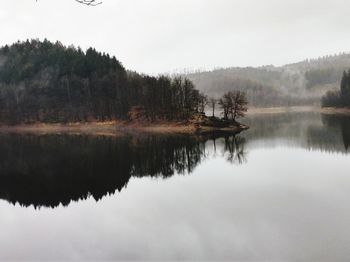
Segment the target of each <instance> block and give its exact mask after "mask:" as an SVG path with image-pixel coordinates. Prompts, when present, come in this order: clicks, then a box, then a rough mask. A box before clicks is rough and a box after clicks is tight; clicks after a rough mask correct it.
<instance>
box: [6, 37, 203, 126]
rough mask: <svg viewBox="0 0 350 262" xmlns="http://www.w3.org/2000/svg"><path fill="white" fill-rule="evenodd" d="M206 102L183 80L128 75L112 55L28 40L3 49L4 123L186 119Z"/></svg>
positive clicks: (191, 84)
mask: <svg viewBox="0 0 350 262" xmlns="http://www.w3.org/2000/svg"><path fill="white" fill-rule="evenodd" d="M205 105H206V97H205V96H204V95H203V94H201V93H200V92H199V91H198V90H197V89H195V87H194V85H193V83H192V82H191V81H190V80H188V79H186V78H183V77H176V78H174V79H171V78H169V77H166V76H160V77H153V76H147V75H141V74H138V73H136V72H128V71H126V70H125V68H124V67H123V66H122V64H121V63H120V62H119V61H118V60H117V59H116V58H115V57H111V56H110V55H108V54H105V53H101V52H98V51H96V50H95V49H93V48H89V49H87V50H86V51H85V52H84V51H83V50H81V49H80V48H76V47H74V46H69V47H66V46H64V45H62V44H61V43H60V42H56V43H52V42H50V41H48V40H44V41H42V42H41V41H38V40H30V41H29V40H27V41H25V42H17V43H15V44H13V45H10V46H8V45H6V46H4V47H2V48H1V49H0V122H3V123H4V122H5V123H13V124H15V123H31V122H70V121H91V120H98V121H108V120H114V119H126V118H128V117H129V115H130V111H132V110H134V109H135V110H136V111H138V112H141V113H142V114H143V116H144V117H145V118H146V119H149V120H155V119H159V118H161V119H186V118H188V117H189V116H190V115H191V114H193V113H194V112H199V111H203V106H205Z"/></svg>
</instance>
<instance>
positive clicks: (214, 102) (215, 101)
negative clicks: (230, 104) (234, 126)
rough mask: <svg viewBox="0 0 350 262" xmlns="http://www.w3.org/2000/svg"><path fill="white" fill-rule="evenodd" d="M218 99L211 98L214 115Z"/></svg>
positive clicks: (210, 102)
mask: <svg viewBox="0 0 350 262" xmlns="http://www.w3.org/2000/svg"><path fill="white" fill-rule="evenodd" d="M216 103H217V100H216V99H215V98H214V97H211V98H209V104H210V106H211V108H212V110H213V117H214V116H215V106H216Z"/></svg>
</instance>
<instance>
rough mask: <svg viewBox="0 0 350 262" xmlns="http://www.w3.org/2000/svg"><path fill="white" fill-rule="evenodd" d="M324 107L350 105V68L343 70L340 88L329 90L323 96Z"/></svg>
mask: <svg viewBox="0 0 350 262" xmlns="http://www.w3.org/2000/svg"><path fill="white" fill-rule="evenodd" d="M322 106H323V107H348V106H350V69H349V70H348V71H344V72H343V77H342V79H341V82H340V90H334V91H328V92H327V94H326V95H325V96H324V97H323V98H322Z"/></svg>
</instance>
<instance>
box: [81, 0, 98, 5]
mask: <svg viewBox="0 0 350 262" xmlns="http://www.w3.org/2000/svg"><path fill="white" fill-rule="evenodd" d="M75 1H77V2H78V3H80V4H84V5H89V6H96V5H100V4H102V2H101V1H96V0H75Z"/></svg>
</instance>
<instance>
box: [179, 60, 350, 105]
mask: <svg viewBox="0 0 350 262" xmlns="http://www.w3.org/2000/svg"><path fill="white" fill-rule="evenodd" d="M349 64H350V54H340V55H335V56H325V57H322V58H319V59H311V60H305V61H302V62H299V63H294V64H288V65H285V66H280V67H275V66H262V67H256V68H254V67H246V68H238V67H236V68H227V69H215V70H213V71H195V72H185V73H178V74H180V75H182V76H185V77H188V78H189V79H190V80H191V81H192V82H193V83H194V84H195V86H196V87H197V88H198V89H199V90H200V91H202V92H204V93H206V94H207V95H208V96H210V97H215V98H218V97H220V96H222V95H223V94H224V93H227V92H229V91H233V90H241V91H244V92H246V94H247V99H248V101H249V104H251V105H253V106H257V107H261V106H262V107H266V106H289V105H312V104H319V101H320V99H321V97H322V96H323V95H324V94H325V93H326V92H327V91H329V90H334V88H335V87H337V86H339V85H340V79H341V75H342V73H343V71H344V70H346V69H347V68H348V67H349Z"/></svg>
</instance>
